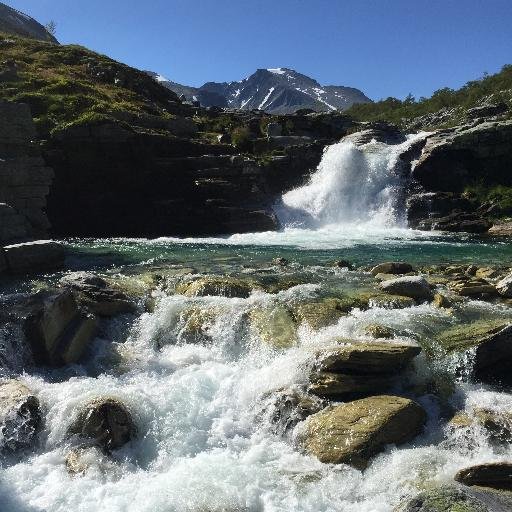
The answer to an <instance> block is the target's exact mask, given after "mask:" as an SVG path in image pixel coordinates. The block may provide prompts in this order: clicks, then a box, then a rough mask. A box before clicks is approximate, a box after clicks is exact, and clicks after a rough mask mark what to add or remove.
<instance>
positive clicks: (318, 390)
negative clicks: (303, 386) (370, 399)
mask: <svg viewBox="0 0 512 512" xmlns="http://www.w3.org/2000/svg"><path fill="white" fill-rule="evenodd" d="M309 381H310V385H309V388H308V389H309V391H310V392H311V393H313V394H314V395H317V396H319V397H322V398H331V399H334V400H341V399H343V400H346V399H354V398H361V397H364V396H368V395H375V394H381V393H385V392H386V391H388V390H389V389H390V388H391V386H392V385H393V384H394V382H395V376H394V375H382V374H376V375H370V374H362V375H358V374H350V373H333V372H314V373H312V374H311V375H310V377H309Z"/></svg>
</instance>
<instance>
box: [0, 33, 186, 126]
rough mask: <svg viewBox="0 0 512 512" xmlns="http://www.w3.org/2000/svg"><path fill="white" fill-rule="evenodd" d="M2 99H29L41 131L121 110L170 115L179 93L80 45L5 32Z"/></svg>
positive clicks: (0, 41) (0, 58) (0, 48)
mask: <svg viewBox="0 0 512 512" xmlns="http://www.w3.org/2000/svg"><path fill="white" fill-rule="evenodd" d="M0 62H2V63H3V64H1V65H0V98H1V99H7V100H12V101H18V102H23V103H28V104H29V105H30V107H31V109H32V114H33V116H34V118H35V120H36V123H37V126H38V129H39V130H40V132H41V133H42V134H44V133H48V132H49V131H50V130H52V129H54V128H56V127H61V126H63V125H65V124H67V123H72V122H80V121H81V120H84V119H91V118H94V117H101V116H113V117H116V115H117V114H119V113H121V112H129V113H136V114H137V113H147V114H153V115H160V116H169V117H171V114H170V112H172V111H173V108H176V106H177V105H179V100H178V97H177V96H176V95H175V94H174V93H173V92H172V91H169V90H168V89H166V88H165V87H162V86H161V85H159V84H158V83H157V82H155V81H154V80H153V79H152V78H151V77H149V76H148V75H147V74H146V73H144V72H142V71H139V70H136V69H133V68H131V67H129V66H126V65H124V64H120V63H119V62H116V61H114V60H112V59H110V58H108V57H106V56H104V55H100V54H98V53H95V52H92V51H90V50H87V49H86V48H83V47H81V46H75V45H69V46H62V45H56V44H52V43H47V42H42V41H35V40H31V39H24V38H19V37H14V36H12V35H6V34H1V33H0Z"/></svg>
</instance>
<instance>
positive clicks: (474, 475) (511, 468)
mask: <svg viewBox="0 0 512 512" xmlns="http://www.w3.org/2000/svg"><path fill="white" fill-rule="evenodd" d="M455 480H456V481H457V482H460V483H462V484H465V485H470V486H471V485H478V486H481V487H491V488H493V489H502V490H512V462H490V463H487V464H478V465H477V466H471V467H469V468H465V469H461V470H460V471H459V472H458V473H457V474H456V475H455Z"/></svg>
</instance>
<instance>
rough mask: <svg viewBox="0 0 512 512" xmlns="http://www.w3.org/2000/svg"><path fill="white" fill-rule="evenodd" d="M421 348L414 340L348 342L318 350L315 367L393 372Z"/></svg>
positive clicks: (345, 370)
mask: <svg viewBox="0 0 512 512" xmlns="http://www.w3.org/2000/svg"><path fill="white" fill-rule="evenodd" d="M339 341H340V342H343V341H345V342H346V340H339ZM420 352H421V347H420V346H419V345H416V344H414V343H408V344H406V343H391V342H371V343H364V342H350V344H345V345H340V346H339V347H338V346H334V347H329V348H326V349H321V350H318V351H317V352H316V354H315V357H316V368H317V369H318V370H319V371H326V372H341V373H358V374H370V373H377V374H379V373H381V374H386V373H389V374H394V373H396V372H398V371H400V370H402V369H403V368H405V366H407V365H408V364H409V363H410V362H411V361H412V359H413V358H414V357H416V356H417V355H418V354H419V353H420Z"/></svg>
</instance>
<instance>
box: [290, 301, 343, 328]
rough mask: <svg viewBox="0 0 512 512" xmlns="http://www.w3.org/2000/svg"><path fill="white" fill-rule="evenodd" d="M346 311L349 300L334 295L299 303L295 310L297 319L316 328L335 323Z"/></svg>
mask: <svg viewBox="0 0 512 512" xmlns="http://www.w3.org/2000/svg"><path fill="white" fill-rule="evenodd" d="M346 313H347V302H346V301H344V300H342V299H336V298H334V297H328V298H325V299H322V300H319V301H316V302H308V303H306V304H299V305H298V306H297V307H296V308H295V310H294V316H295V318H296V319H297V321H298V322H305V323H306V324H307V325H308V326H309V327H311V329H314V330H317V329H321V328H322V327H327V326H328V325H332V324H335V323H336V322H337V321H338V320H339V319H340V318H341V317H342V316H344V315H345V314H346Z"/></svg>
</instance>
